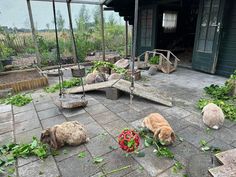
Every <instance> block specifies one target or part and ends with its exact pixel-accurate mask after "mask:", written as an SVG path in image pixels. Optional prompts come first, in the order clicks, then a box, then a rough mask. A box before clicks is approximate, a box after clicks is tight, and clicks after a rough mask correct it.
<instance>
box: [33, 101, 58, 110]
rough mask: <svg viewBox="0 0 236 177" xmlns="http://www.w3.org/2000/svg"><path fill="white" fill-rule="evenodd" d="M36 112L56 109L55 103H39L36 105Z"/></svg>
mask: <svg viewBox="0 0 236 177" xmlns="http://www.w3.org/2000/svg"><path fill="white" fill-rule="evenodd" d="M35 108H36V111H42V110H45V109H49V108H56V105H55V104H54V103H53V102H46V103H39V104H36V105H35Z"/></svg>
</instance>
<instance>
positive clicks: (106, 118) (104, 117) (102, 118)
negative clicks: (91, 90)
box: [93, 111, 119, 125]
mask: <svg viewBox="0 0 236 177" xmlns="http://www.w3.org/2000/svg"><path fill="white" fill-rule="evenodd" d="M93 118H94V119H95V120H96V121H97V122H98V123H99V124H102V125H103V124H106V123H109V122H112V121H114V120H117V119H119V117H118V116H117V115H116V114H114V113H113V112H111V111H106V112H103V113H101V114H97V115H94V116H93Z"/></svg>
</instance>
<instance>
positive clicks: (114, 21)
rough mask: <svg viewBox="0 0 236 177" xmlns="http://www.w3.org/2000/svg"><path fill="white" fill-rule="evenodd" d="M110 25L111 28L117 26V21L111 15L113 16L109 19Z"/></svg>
mask: <svg viewBox="0 0 236 177" xmlns="http://www.w3.org/2000/svg"><path fill="white" fill-rule="evenodd" d="M108 24H109V25H111V26H112V25H115V24H116V20H115V18H114V16H113V14H111V15H110V16H109V17H108Z"/></svg>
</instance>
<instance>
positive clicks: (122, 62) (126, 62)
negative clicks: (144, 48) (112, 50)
mask: <svg viewBox="0 0 236 177" xmlns="http://www.w3.org/2000/svg"><path fill="white" fill-rule="evenodd" d="M114 65H115V66H116V67H118V68H125V69H127V68H128V67H129V60H127V59H120V60H118V61H117V62H116V63H115V64H114Z"/></svg>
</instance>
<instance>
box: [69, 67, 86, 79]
mask: <svg viewBox="0 0 236 177" xmlns="http://www.w3.org/2000/svg"><path fill="white" fill-rule="evenodd" d="M71 73H72V76H73V77H84V76H85V68H81V69H78V67H76V68H71Z"/></svg>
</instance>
